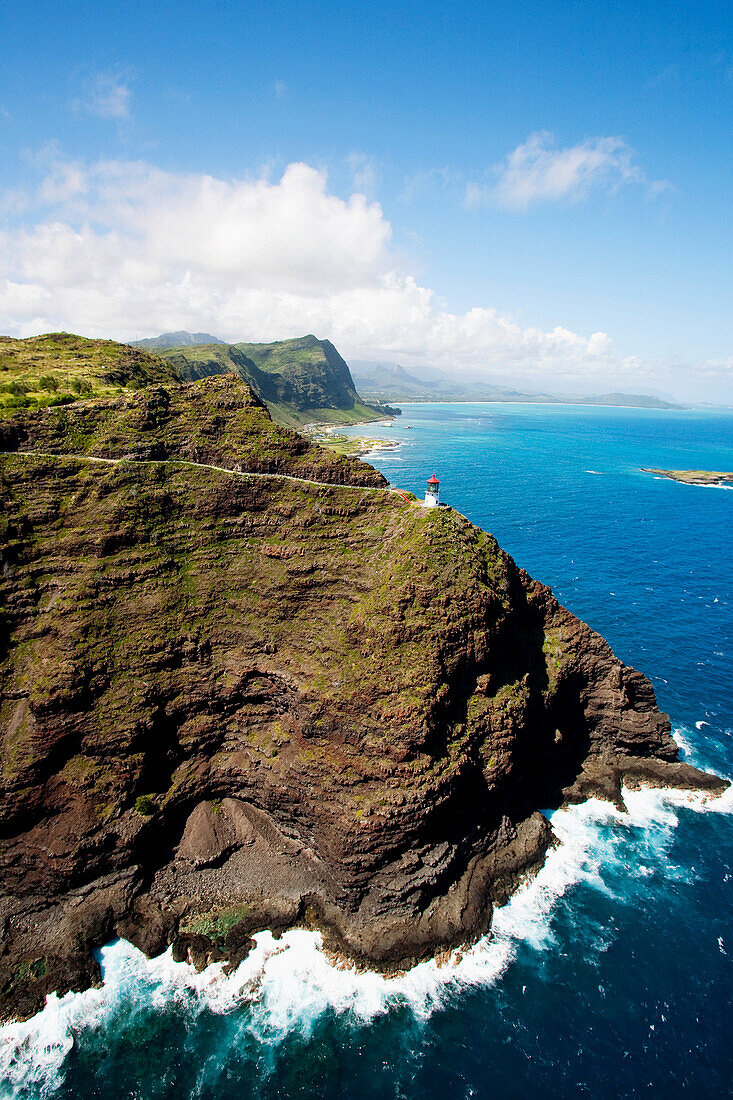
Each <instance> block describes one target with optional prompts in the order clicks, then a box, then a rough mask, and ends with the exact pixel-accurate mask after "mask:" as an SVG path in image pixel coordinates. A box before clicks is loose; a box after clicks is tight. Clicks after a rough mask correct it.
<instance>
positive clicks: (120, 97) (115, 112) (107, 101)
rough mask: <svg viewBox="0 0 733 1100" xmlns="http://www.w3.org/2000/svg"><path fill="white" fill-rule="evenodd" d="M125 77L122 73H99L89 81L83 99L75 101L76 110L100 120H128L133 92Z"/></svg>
mask: <svg viewBox="0 0 733 1100" xmlns="http://www.w3.org/2000/svg"><path fill="white" fill-rule="evenodd" d="M124 76H125V74H124V73H122V72H105V73H97V75H96V76H95V77H93V78H92V79H90V80H89V81H87V85H86V88H85V91H84V95H83V97H82V98H81V99H77V100H74V102H73V104H72V106H73V108H74V110H75V111H86V112H87V113H88V114H90V115H96V116H97V117H98V118H112V119H122V118H128V116H129V114H130V99H131V97H132V90H131V88H130V86H129V84H127V83H126V82H125V79H124Z"/></svg>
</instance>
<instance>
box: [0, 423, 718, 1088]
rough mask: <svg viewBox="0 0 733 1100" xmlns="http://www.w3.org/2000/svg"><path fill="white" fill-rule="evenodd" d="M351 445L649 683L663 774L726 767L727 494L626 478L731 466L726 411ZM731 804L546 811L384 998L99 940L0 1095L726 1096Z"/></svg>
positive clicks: (315, 967)
mask: <svg viewBox="0 0 733 1100" xmlns="http://www.w3.org/2000/svg"><path fill="white" fill-rule="evenodd" d="M406 425H407V426H410V427H411V428H412V430H406ZM355 432H356V433H357V434H361V435H363V434H373V435H375V436H381V437H383V438H391V437H394V438H398V439H400V440H401V441H402V446H401V447H400V449H399V450H398V451H395V452H391V453H382V454H381V455H379V456H378V457H375V458H374V459H373V461H374V462H375V464H376V465H378V466H379V467H380V469H382V470H383V471H384V472H385V473H386V474H387V475H388V476H389V478H390V479H391V480H392V481H394V482H396V483H397V484H399V485H400V486H402V487H404V488H407V489H412V490H413V491H415V492H422V490H423V489H424V482H425V480H426V478H427V477H428V476H429V475H430V474H432V473H433V472H436V473H437V474H438V476H439V478H440V480H441V496H442V499H445V500H447V501H448V502H449V503H451V504H452V505H454V506H455V507H456V508H458V509H459V510H460V511H461V512H463V513H464V514H465V515H467V516H468V517H469V518H470V519H471V520H473V521H474V522H476V523H478V524H480V525H481V526H483V527H485V528H486V529H488V530H490V531H492V532H493V533H494V534H495V535H496V537H497V538H498V539H499V542H500V543H501V545H502V546H503V547H504V548H505V549H507V550H508V551H509V552H510V553H511V554H512V555H513V556H514V557H515V559H516V560H517V561H518V562H519V563H520V564H521V565H523V566H524V567H525V568H526V569H527V570H528V571H529V572H530V573H532V574H533V575H534V576H536V577H537V578H539V579H540V580H542V581H545V582H546V583H548V584H550V585H551V586H552V588H553V589H554V591H555V592H556V594H557V595H558V597H559V598H560V599H561V600H562V602H563V603H565V604H566V605H567V606H568V607H569V608H570V609H571V610H572V611H573V612H575V613H576V614H578V615H580V616H581V617H582V618H584V619H585V620H586V621H587V622H589V623H590V624H591V625H592V626H593V627H594V628H595V629H597V630H599V631H600V632H601V633H602V634H603V635H604V636H605V637H606V638H607V639H608V640H609V642H610V643H611V644H612V646H613V648H614V649H615V651H616V653H617V654H618V656H619V657H621V658H622V659H623V660H624V661H626V662H627V663H630V664H633V665H636V666H637V667H639V668H641V669H642V670H643V671H644V672H646V673H647V675H649V676H650V677H651V679H652V680H653V682H654V684H655V687H656V690H657V694H658V697H659V701H660V705H661V706H662V707H663V708H664V709H666V710H668V711H669V712H670V714H671V716H672V721H673V726H674V728H675V730H676V731H677V735H678V737H679V739H680V741H681V743H683V745H684V746H685V748H686V752H687V754H688V757H689V758H690V759H692V761H693V762H695V763H697V764H700V765H702V766H707V767H709V768H711V769H713V770H716V771H718V772H719V773H721V774H726V775H733V677H731V651H732V643H733V591H732V588H733V583H732V580H731V578H732V575H733V572H732V570H731V564H733V563H732V558H733V553H732V550H731V544H732V542H733V539H732V538H731V536H732V534H733V522H732V517H733V492H731V491H727V490H723V489H707V488H697V487H690V486H684V485H680V484H676V483H673V482H670V481H665V480H658V479H655V478H654V477H653V476H651V475H649V474H642V473H641V472H640V470H639V467H641V466H658V467H665V468H675V469H687V468H690V469H691V468H694V469H718V470H721V469H724V470H731V469H733V416H732V415H731V414H728V413H722V412H715V413H696V412H685V413H669V412H656V411H655V412H650V411H642V410H608V409H592V408H578V407H557V406H556V407H537V406H521V405H430V406H427V405H423V406H405V412H404V416H403V417H402V418H400V420H399V421H397V422H396V424H395V426H393V427H390V428H385V427H380V426H370V428H369V429H365V428H364V427H360V428H358V429H355ZM732 807H733V800H732V799H730V798H728V799H726V800H725V801H724V803H723V804H722V805H716V804H713V803H709V804H707V805H701V804H700V803H699V802H698V803H695V804H694V805H691V804H689V803H688V802H687V801H685V800H684V799H682V798H680V797H679V796H678V797H672V796H669V797H667V796H665V795H664V794H661V793H659V792H641V793H639V794H637V795H634V796H631V797H630V798H629V811H630V812H629V814H628V815H620V814H619V813H618V812H617V811H615V810H613V809H611V808H610V807H608V806H606V805H604V804H601V803H591V804H588V805H586V806H585V807H577V808H574V809H573V810H570V811H562V812H559V813H557V814H555V815H554V817H553V825H554V827H555V829H556V831H557V833H558V835H559V837H560V839H561V841H562V844H561V847H560V848H559V849H558V850H557V852H555V853H553V855H552V856H551V857H550V860H549V862H548V865H547V867H546V868H545V870H543V872H541V874H540V876H538V879H536V880H535V882H534V883H533V884H532V885H531V886H530V887H529V888H528V889H527V890H526V891H525V892H524V893H523V894H520V895H517V896H516V897H515V898H514V899H513V900H512V902H511V903H510V904H509V905H508V906H507V907H505V909H503V910H501V911H499V912H498V913H497V915H496V919H495V933H494V936H493V938H492V939H491V940H490V941H488V942H484V943H482V944H479V945H478V947H477V948H476V949H474V950H473V951H472V952H469V953H468V954H467V955H466V957H465V958H463V959H462V960H455V961H454V962H453V963H452V964H451V966H448V967H443V968H436V967H435V966H434V965H432V964H431V965H428V966H424V967H421V968H417V969H416V971H413V972H411V973H410V974H408V975H406V976H405V978H403V979H401V980H399V981H396V982H392V983H390V982H386V981H384V980H383V979H381V978H379V977H378V976H375V975H355V974H350V973H344V972H340V971H336V970H333V969H332V968H331V967H329V966H328V964H327V963H326V961H325V959H324V958H323V956H322V955H321V954H320V952H319V951H318V945H317V940H316V937H314V936H312V935H310V934H308V933H304V932H298V933H291V934H289V935H288V936H286V937H285V942H284V944H282V943H281V944H280V945H277V944H275V943H274V941H272V940H271V938H270V937H269V936H268V935H267V934H265V935H264V936H262V937H261V938H260V942H259V946H258V949H257V951H256V952H255V953H254V955H253V956H251V957H250V959H249V960H247V962H246V963H245V964H243V968H242V970H241V971H239V972H238V973H237V974H235V975H233V976H231V977H229V978H226V977H223V976H222V975H220V974H219V973H218V971H215V970H213V969H212V971H210V972H206V973H204V974H203V975H200V976H195V975H193V974H192V972H191V971H189V970H188V968H187V967H185V966H184V965H182V964H181V965H177V964H174V963H173V962H172V961H171V960H170V959H168V958H163V959H161V960H158V961H157V962H155V963H153V964H149V963H147V962H146V961H145V960H144V959H142V957H141V956H139V955H138V954H137V953H136V952H135V951H134V950H132V949H131V948H129V947H128V946H127V945H124V944H115V945H111V946H110V947H109V948H107V949H105V952H104V953H103V964H104V969H105V977H106V979H107V984H106V986H105V988H104V989H103V990H102V991H90V992H88V993H87V994H84V995H82V996H77V997H69V998H65V999H63V1001H62V1002H56V1003H53V1004H50V1005H49V1007H48V1008H47V1009H46V1011H45V1012H44V1013H43V1014H42V1015H41V1016H39V1017H37V1018H36V1019H35V1020H34V1021H31V1023H30V1024H28V1025H22V1026H19V1027H16V1028H13V1029H9V1030H6V1032H5V1043H4V1046H3V1048H2V1063H1V1066H2V1072H3V1073H4V1075H5V1076H4V1081H5V1084H4V1086H3V1087H4V1090H5V1091H4V1094H5V1095H16V1096H34V1097H35V1096H40V1095H48V1096H54V1097H66V1096H69V1097H70V1096H75V1097H97V1096H99V1097H110V1098H116V1097H120V1098H122V1097H144V1098H148V1097H150V1098H153V1097H161V1098H163V1097H165V1098H168V1097H171V1098H172V1097H202V1098H209V1097H211V1098H213V1097H221V1098H229V1097H232V1098H234V1097H237V1098H250V1097H251V1098H254V1097H267V1098H268V1100H269V1098H278V1097H282V1098H283V1100H284V1098H290V1097H300V1096H303V1097H324V1098H326V1097H327V1098H333V1100H336V1098H339V1100H342V1098H343V1097H348V1098H349V1100H351V1098H361V1097H365V1098H366V1097H395V1098H403V1097H404V1098H408V1100H412V1098H417V1097H419V1098H421V1100H422V1098H433V1097H435V1098H443V1097H485V1098H489V1097H491V1098H496V1097H499V1098H503V1097H526V1096H528V1095H533V1094H536V1095H538V1096H541V1097H568V1096H609V1095H610V1096H619V1097H620V1096H648V1095H652V1094H653V1095H655V1096H665V1097H666V1096H670V1097H673V1096H678V1095H680V1094H681V1093H685V1094H689V1095H690V1096H695V1097H697V1096H707V1095H710V1096H723V1095H729V1094H730V1093H731V1081H733V1052H732V1050H731V1020H732V1019H733V1014H732V1012H731V1009H732V1008H733V1005H732V1004H731V1001H732V1000H733V993H732V990H733V905H732V902H733V815H732V814H731V808H732ZM283 947H284V949H282V948H283Z"/></svg>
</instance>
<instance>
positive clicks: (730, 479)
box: [641, 466, 733, 487]
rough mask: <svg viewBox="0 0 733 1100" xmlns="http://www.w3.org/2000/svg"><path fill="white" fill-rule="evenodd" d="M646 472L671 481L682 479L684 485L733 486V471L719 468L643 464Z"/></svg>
mask: <svg viewBox="0 0 733 1100" xmlns="http://www.w3.org/2000/svg"><path fill="white" fill-rule="evenodd" d="M641 471H642V473H644V474H656V475H657V477H666V478H669V480H670V481H681V482H682V483H683V485H719V486H731V487H733V473H721V472H720V471H717V470H656V469H654V468H653V467H649V466H642V467H641Z"/></svg>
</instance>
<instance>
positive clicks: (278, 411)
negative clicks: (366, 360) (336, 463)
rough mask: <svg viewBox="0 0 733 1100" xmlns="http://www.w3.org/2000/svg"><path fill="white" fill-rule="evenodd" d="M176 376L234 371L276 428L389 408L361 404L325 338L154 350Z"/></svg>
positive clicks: (361, 416) (365, 416)
mask: <svg viewBox="0 0 733 1100" xmlns="http://www.w3.org/2000/svg"><path fill="white" fill-rule="evenodd" d="M158 352H159V354H160V355H161V356H162V357H163V358H165V359H166V360H167V361H168V362H169V363H170V364H171V366H173V367H174V369H175V370H176V372H177V374H178V375H179V376H180V377H181V378H183V379H185V380H189V381H192V380H194V379H197V378H207V377H209V376H210V375H212V374H227V373H234V374H237V375H239V377H240V378H242V379H244V381H245V382H247V383H248V384H249V385H250V386H251V387H252V389H253V390H254V391H255V393H256V394H258V396H259V397H261V398H262V400H263V401H265V402H266V404H267V406H268V408H269V409H270V412H271V415H272V417H273V419H274V420H275V421H277V422H278V423H280V424H287V425H292V426H297V425H300V424H304V423H309V422H316V421H317V422H324V421H330V422H333V423H335V424H344V423H357V422H359V421H364V420H370V419H371V420H374V419H377V418H378V417H379V416H384V415H385V413H388V412H390V411H392V410H389V409H388V408H385V407H384V405H381V404H380V405H376V406H375V405H372V404H368V403H366V402H364V401H363V400H362V399H361V397H360V396H359V394H358V393H357V392H356V387H355V385H354V380H353V378H352V377H351V373H350V371H349V368H348V366H347V365H346V363H345V362H344V360H343V359H342V358H341V356H340V355H339V353H338V352H337V351H336V348H335V347H334V346H333V344H332V343H331V341H330V340H319V339H317V337H315V336H313V335H309V336H302V337H299V338H297V339H294V340H279V341H277V342H276V343H272V344H244V343H242V344H224V343H221V341H220V342H218V343H217V344H208V345H200V344H197V345H193V344H189V345H183V346H180V345H179V346H177V347H173V348H163V347H160V348H158Z"/></svg>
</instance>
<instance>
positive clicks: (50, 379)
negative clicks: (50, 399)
mask: <svg viewBox="0 0 733 1100" xmlns="http://www.w3.org/2000/svg"><path fill="white" fill-rule="evenodd" d="M38 385H39V386H40V387H41V389H42V390H48V392H49V393H55V392H56V390H57V389H58V388H59V380H58V378H56V377H55V376H54V375H53V374H42V375H41V377H40V378H39V379H38Z"/></svg>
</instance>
